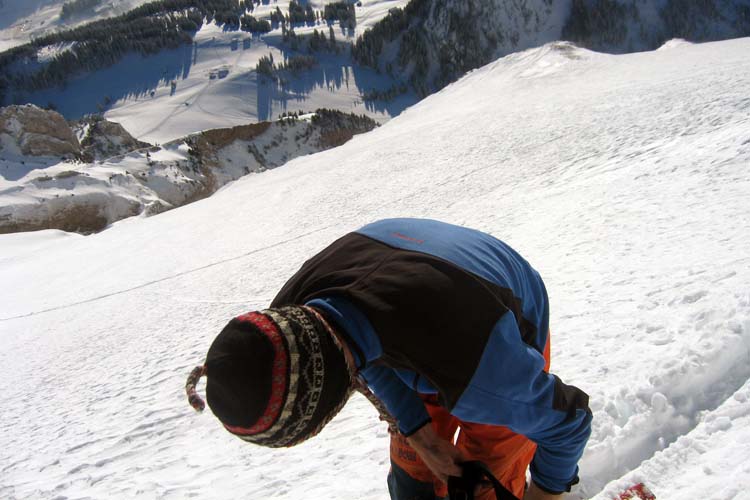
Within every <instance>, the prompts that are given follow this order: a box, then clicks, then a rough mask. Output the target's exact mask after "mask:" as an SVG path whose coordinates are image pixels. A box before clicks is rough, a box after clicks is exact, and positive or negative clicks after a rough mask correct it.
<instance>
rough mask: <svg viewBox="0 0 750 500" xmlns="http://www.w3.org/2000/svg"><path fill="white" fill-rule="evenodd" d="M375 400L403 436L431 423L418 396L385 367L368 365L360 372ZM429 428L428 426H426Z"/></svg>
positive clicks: (409, 434)
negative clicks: (383, 406)
mask: <svg viewBox="0 0 750 500" xmlns="http://www.w3.org/2000/svg"><path fill="white" fill-rule="evenodd" d="M360 373H361V374H362V376H363V377H364V379H365V381H366V382H367V385H368V386H369V387H370V389H371V390H372V392H373V393H374V394H375V396H377V398H378V399H379V400H380V401H382V402H383V404H385V407H386V408H387V409H388V412H389V413H390V414H391V415H393V416H394V417H395V419H396V421H397V423H398V429H399V431H400V432H401V434H403V435H404V436H407V437H408V436H411V435H412V434H413V433H414V432H416V431H418V430H419V429H421V428H422V427H424V426H425V425H426V424H427V423H429V422H430V421H431V419H430V414H429V413H427V409H426V408H425V406H424V403H423V402H422V400H421V399H420V398H419V395H418V394H417V393H416V392H415V391H413V390H412V389H411V388H410V387H408V386H407V385H406V384H405V383H404V382H403V380H401V379H400V378H399V376H398V375H396V373H395V372H394V371H393V370H392V369H391V368H388V367H387V366H382V365H370V366H368V367H367V368H365V369H364V370H362V371H361V372H360ZM428 427H429V426H428Z"/></svg>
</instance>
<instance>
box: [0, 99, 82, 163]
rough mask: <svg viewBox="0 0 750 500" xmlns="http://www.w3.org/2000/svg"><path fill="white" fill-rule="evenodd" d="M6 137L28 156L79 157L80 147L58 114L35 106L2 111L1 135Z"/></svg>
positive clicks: (73, 134) (16, 107)
mask: <svg viewBox="0 0 750 500" xmlns="http://www.w3.org/2000/svg"><path fill="white" fill-rule="evenodd" d="M3 134H4V135H7V136H9V137H10V139H11V141H12V142H13V143H15V145H17V147H18V149H19V150H20V152H21V153H22V154H23V155H25V156H55V157H64V158H79V157H80V156H81V153H82V150H81V144H80V143H79V142H78V138H77V137H76V135H75V133H73V130H72V129H71V127H70V124H69V123H68V122H67V121H66V120H65V118H63V116H62V115H61V114H60V113H57V112H56V111H51V110H46V109H41V108H38V107H36V106H34V105H33V104H26V105H23V106H8V107H6V108H0V135H3Z"/></svg>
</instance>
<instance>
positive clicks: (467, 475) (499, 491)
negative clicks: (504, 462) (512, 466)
mask: <svg viewBox="0 0 750 500" xmlns="http://www.w3.org/2000/svg"><path fill="white" fill-rule="evenodd" d="M459 465H460V466H461V469H462V474H461V477H453V476H451V477H449V478H448V498H449V499H450V500H474V489H475V488H476V487H477V486H478V485H479V484H480V483H482V482H486V481H484V479H486V480H487V481H489V483H490V484H492V487H493V488H494V490H495V496H496V497H497V500H518V498H517V497H516V496H515V495H514V494H513V493H511V492H510V491H508V489H507V488H505V486H503V485H502V484H500V481H498V480H497V478H496V477H495V476H493V475H492V472H490V470H489V469H488V468H487V466H486V465H485V464H483V463H482V462H479V461H472V462H463V463H461V464H459Z"/></svg>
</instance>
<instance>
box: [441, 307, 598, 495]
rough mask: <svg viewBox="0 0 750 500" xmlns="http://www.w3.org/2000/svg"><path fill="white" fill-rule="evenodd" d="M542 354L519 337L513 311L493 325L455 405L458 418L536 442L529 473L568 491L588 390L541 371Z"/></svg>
mask: <svg viewBox="0 0 750 500" xmlns="http://www.w3.org/2000/svg"><path fill="white" fill-rule="evenodd" d="M544 364H545V362H544V357H543V356H542V354H541V353H540V352H539V351H537V350H535V349H533V348H531V347H529V346H528V345H526V344H525V343H524V342H523V341H522V340H521V335H520V333H519V331H518V326H517V325H516V321H515V318H514V316H513V314H511V313H506V314H505V315H503V317H502V318H501V319H500V320H499V321H498V323H497V324H496V325H495V328H494V329H493V331H492V334H491V335H490V339H489V341H488V343H487V346H486V348H485V351H484V352H483V354H482V358H481V360H480V363H479V366H478V367H477V370H476V372H475V373H474V376H473V377H472V379H471V382H470V383H469V385H468V386H467V388H466V390H465V391H464V393H463V394H462V395H461V398H460V399H459V401H458V402H457V404H456V406H455V407H454V408H453V410H452V413H453V414H454V415H456V416H457V417H458V418H460V419H462V420H467V421H470V422H478V423H484V424H494V425H504V426H506V427H508V428H510V429H511V430H512V431H513V432H516V433H518V434H522V435H524V436H526V437H528V438H529V439H531V440H532V441H534V442H535V443H536V444H537V451H536V454H535V455H534V460H533V461H532V463H531V477H532V479H533V480H534V482H535V483H537V484H538V485H539V486H541V487H542V488H544V489H545V490H548V491H550V492H563V491H569V490H570V486H571V485H572V484H575V482H576V481H577V479H578V477H577V476H578V461H579V460H580V458H581V455H582V454H583V450H584V447H585V446H586V442H587V441H588V438H589V435H590V434H591V411H590V410H589V408H588V396H587V395H586V394H585V393H584V392H583V391H581V390H579V389H577V388H575V387H573V386H568V385H566V384H564V383H563V382H562V381H561V380H560V379H559V378H557V377H556V376H554V375H551V374H548V373H546V372H545V371H544Z"/></svg>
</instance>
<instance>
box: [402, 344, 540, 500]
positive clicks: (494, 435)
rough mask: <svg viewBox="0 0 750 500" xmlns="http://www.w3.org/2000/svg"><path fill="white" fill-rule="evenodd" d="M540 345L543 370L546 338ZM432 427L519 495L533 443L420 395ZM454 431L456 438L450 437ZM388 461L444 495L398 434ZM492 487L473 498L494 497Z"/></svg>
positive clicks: (444, 488)
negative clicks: (461, 416)
mask: <svg viewBox="0 0 750 500" xmlns="http://www.w3.org/2000/svg"><path fill="white" fill-rule="evenodd" d="M549 338H550V337H549V336H548V337H547V339H548V340H547V344H546V345H545V347H544V359H545V360H546V364H545V367H544V370H545V371H547V372H548V371H549V366H550V340H549ZM422 399H423V400H424V404H425V407H426V408H427V412H428V413H429V414H430V417H431V418H432V426H433V428H434V429H435V432H436V433H437V435H438V436H440V437H442V438H443V439H446V440H449V441H451V442H452V443H454V444H455V445H456V446H457V447H458V449H459V450H461V452H462V453H463V454H464V455H465V456H466V457H467V458H468V459H469V460H479V461H481V462H484V463H485V464H486V465H487V467H488V468H489V469H490V470H491V471H492V473H493V475H494V476H495V477H496V478H497V479H498V480H499V481H500V482H501V483H502V484H503V486H505V487H506V488H507V489H508V490H509V491H511V492H512V493H513V494H514V495H515V496H516V497H518V498H523V495H524V491H525V489H526V469H527V468H528V467H529V464H530V463H531V460H532V459H533V458H534V453H535V452H536V444H534V443H533V442H532V441H530V440H529V439H528V438H526V437H524V436H522V435H520V434H516V433H514V432H513V431H511V430H510V429H508V428H507V427H503V426H498V425H486V424H476V423H472V422H463V421H461V420H459V419H458V418H456V417H454V416H453V415H451V414H450V413H448V411H447V410H446V409H445V408H443V407H442V406H440V405H439V404H438V403H437V397H436V396H434V395H429V396H428V395H422ZM456 430H458V431H459V432H458V438H457V439H456V440H455V441H454V436H455V435H456ZM391 460H392V461H393V462H394V463H395V464H396V465H398V466H399V467H401V468H402V469H403V470H404V471H405V472H406V473H407V474H408V475H409V476H410V477H412V478H413V479H415V480H417V481H420V482H424V483H430V482H431V483H433V487H434V490H435V496H436V497H438V498H442V497H447V496H448V487H447V485H446V484H445V483H443V482H441V481H439V480H438V479H437V478H435V476H434V475H433V474H432V472H431V471H430V470H429V469H428V468H427V465H425V463H424V462H423V461H422V459H421V458H420V457H419V454H418V453H417V452H416V450H414V448H412V447H411V446H410V445H409V443H408V442H407V439H406V438H405V437H404V436H403V435H401V434H391ZM494 498H495V497H494V492H493V491H492V489H487V490H485V491H484V492H483V493H482V494H480V495H478V496H477V497H476V500H494Z"/></svg>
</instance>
